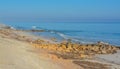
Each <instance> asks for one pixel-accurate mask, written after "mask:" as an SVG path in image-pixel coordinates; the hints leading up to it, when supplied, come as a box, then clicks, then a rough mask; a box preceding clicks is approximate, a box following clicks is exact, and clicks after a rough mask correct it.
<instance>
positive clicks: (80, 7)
mask: <svg viewBox="0 0 120 69" xmlns="http://www.w3.org/2000/svg"><path fill="white" fill-rule="evenodd" d="M0 21H33V22H34V21H38V22H39V21H40V22H82V21H88V22H89V21H113V22H114V21H116V22H117V21H119V22H120V0H0Z"/></svg>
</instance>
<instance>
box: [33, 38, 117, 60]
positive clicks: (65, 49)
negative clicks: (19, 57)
mask: <svg viewBox="0 0 120 69" xmlns="http://www.w3.org/2000/svg"><path fill="white" fill-rule="evenodd" d="M33 46H35V47H36V48H43V49H48V50H52V51H57V52H61V53H67V54H68V53H70V54H73V55H74V56H75V57H76V56H77V57H80V58H86V57H91V56H93V55H95V54H114V53H116V52H117V50H118V48H117V47H115V46H112V45H109V44H105V43H101V42H98V43H96V44H77V43H71V42H62V43H59V44H52V43H48V42H45V41H43V40H36V41H34V42H33Z"/></svg>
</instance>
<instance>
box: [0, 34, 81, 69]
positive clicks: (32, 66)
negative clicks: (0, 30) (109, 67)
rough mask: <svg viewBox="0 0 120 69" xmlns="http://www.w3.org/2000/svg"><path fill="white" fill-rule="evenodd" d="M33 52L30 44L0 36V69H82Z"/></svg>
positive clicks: (41, 53)
mask: <svg viewBox="0 0 120 69" xmlns="http://www.w3.org/2000/svg"><path fill="white" fill-rule="evenodd" d="M33 51H34V48H33V47H32V46H31V45H30V44H27V43H25V42H22V41H17V40H14V39H11V38H4V37H1V36H0V69H82V68H80V67H79V66H76V65H74V64H73V63H70V62H69V61H68V62H67V61H64V60H60V59H59V60H56V61H55V60H53V59H51V58H49V57H47V56H46V55H45V54H44V53H43V52H39V54H38V53H35V52H33ZM43 55H44V56H43ZM68 65H69V66H68Z"/></svg>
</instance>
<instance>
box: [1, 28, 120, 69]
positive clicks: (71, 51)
mask: <svg viewBox="0 0 120 69" xmlns="http://www.w3.org/2000/svg"><path fill="white" fill-rule="evenodd" d="M0 37H2V38H5V39H6V38H8V39H14V40H17V41H22V42H23V43H24V42H25V43H26V42H27V43H28V44H30V45H32V46H33V48H34V49H35V50H34V51H35V53H36V51H37V50H38V51H37V54H38V55H39V54H40V51H41V50H43V51H44V52H42V53H45V51H48V52H47V53H46V54H48V55H47V57H48V58H51V59H52V60H55V61H57V62H60V64H62V62H61V61H65V62H66V61H69V62H67V64H69V63H70V64H71V65H72V66H73V67H74V66H75V68H76V67H77V66H76V65H79V66H78V69H79V68H81V69H82V67H83V69H87V68H88V69H89V68H93V67H94V64H98V68H100V67H101V66H102V67H103V68H105V69H108V68H107V67H106V65H105V66H104V65H101V64H102V63H100V62H102V61H101V60H94V61H98V62H97V63H96V62H89V61H87V62H86V61H84V60H91V59H92V60H93V56H94V55H96V54H97V53H94V52H91V53H90V51H88V50H89V49H90V50H91V49H92V47H94V45H93V46H92V45H91V44H86V45H83V46H82V48H81V49H83V50H82V51H81V52H83V53H78V51H80V50H81V49H80V50H78V51H77V48H80V47H78V46H77V45H78V44H74V43H68V42H63V43H60V44H59V43H55V42H53V41H51V40H47V39H44V38H41V37H37V36H34V35H31V34H28V33H26V32H23V31H16V30H12V29H3V30H0ZM66 45H67V46H66ZM71 45H73V46H71ZM100 45H105V46H107V45H106V44H102V43H100ZM108 47H109V46H108ZM100 48H101V47H100ZM114 48H115V47H112V46H111V45H110V50H113V49H114ZM75 49H76V51H75ZM104 49H105V48H104ZM85 50H86V52H87V51H88V53H87V54H84V51H85ZM105 50H106V49H105ZM116 50H117V49H116V48H115V50H113V51H111V52H110V54H111V53H113V52H114V51H116ZM34 51H33V52H34ZM89 53H90V54H89ZM114 53H116V52H114ZM118 53H119V52H118ZM101 54H102V53H101ZM103 54H104V55H106V56H107V55H108V53H107V51H104V52H103ZM66 55H67V56H66ZM99 55H100V54H99ZM113 55H114V54H111V56H113ZM42 56H45V55H42ZM111 56H109V57H111ZM98 57H99V56H98ZM103 58H105V57H103ZM112 58H113V57H112ZM114 58H115V57H114ZM114 58H113V60H114ZM98 59H99V58H98ZM59 60H60V61H59ZM105 60H107V59H105ZM70 61H72V63H71V62H70ZM81 61H83V62H81ZM73 63H74V64H76V65H74V64H73ZM84 63H85V64H86V65H88V66H87V68H85V66H83V65H81V64H84ZM91 63H92V64H93V65H91V67H89V65H90V64H91ZM108 63H110V62H107V64H108ZM63 64H65V63H63ZM103 64H104V62H103ZM113 64H114V63H113ZM66 66H67V65H65V67H66ZM108 66H109V65H108ZM114 66H115V67H117V68H118V69H119V67H118V66H116V64H115V65H113V67H114ZM66 68H67V67H66ZM76 69H77V68H76Z"/></svg>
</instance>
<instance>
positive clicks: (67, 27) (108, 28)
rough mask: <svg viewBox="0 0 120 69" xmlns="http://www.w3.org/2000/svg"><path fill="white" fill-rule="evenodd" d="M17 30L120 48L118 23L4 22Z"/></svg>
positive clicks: (119, 24)
mask: <svg viewBox="0 0 120 69" xmlns="http://www.w3.org/2000/svg"><path fill="white" fill-rule="evenodd" d="M5 24H7V25H10V26H13V27H14V28H17V29H33V28H34V29H42V30H46V31H45V32H39V33H38V32H36V33H34V34H36V35H40V36H43V37H45V38H53V37H55V38H57V39H58V40H64V39H72V40H73V41H76V42H80V43H94V42H97V41H103V42H107V43H110V44H113V45H119V46H120V23H105V22H101V23H100V22H99V23H97V22H96V23H95V22H94V23H89V22H87V23H82V22H81V23H64V22H63V23H31V22H30V23H28V22H6V23H5Z"/></svg>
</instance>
